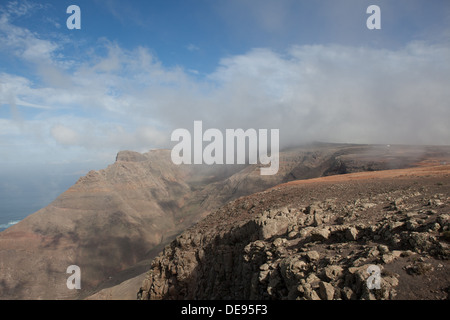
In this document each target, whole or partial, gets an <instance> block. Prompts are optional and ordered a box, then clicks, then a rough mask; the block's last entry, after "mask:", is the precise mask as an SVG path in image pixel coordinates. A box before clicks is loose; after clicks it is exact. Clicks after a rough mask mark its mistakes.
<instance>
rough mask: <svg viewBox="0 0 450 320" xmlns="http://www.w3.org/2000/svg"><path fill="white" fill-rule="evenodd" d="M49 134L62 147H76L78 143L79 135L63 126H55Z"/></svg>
mask: <svg viewBox="0 0 450 320" xmlns="http://www.w3.org/2000/svg"><path fill="white" fill-rule="evenodd" d="M51 134H52V136H53V138H54V139H55V140H56V141H57V142H58V143H60V144H62V145H67V146H71V145H77V144H78V143H79V140H80V137H79V135H78V134H77V133H76V132H75V131H74V130H72V129H70V128H68V127H66V126H64V125H56V126H54V127H53V128H52V130H51Z"/></svg>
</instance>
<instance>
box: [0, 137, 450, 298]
mask: <svg viewBox="0 0 450 320" xmlns="http://www.w3.org/2000/svg"><path fill="white" fill-rule="evenodd" d="M439 154H440V155H447V156H448V154H449V153H448V150H446V149H445V148H444V149H442V148H437V149H436V148H428V149H423V148H415V147H401V146H399V147H391V148H389V149H387V147H386V146H355V145H325V144H323V145H315V146H306V147H302V148H297V149H292V150H288V151H286V152H282V153H281V154H280V170H279V172H278V174H277V175H274V176H261V175H260V174H259V167H258V166H257V165H251V166H211V167H210V166H207V167H203V166H176V165H173V164H172V162H171V160H170V150H153V151H150V152H148V153H144V154H139V153H136V152H130V151H125V152H120V153H119V154H118V155H117V158H116V162H115V163H114V164H112V165H110V166H108V167H107V168H106V169H103V170H99V171H91V172H89V173H88V174H87V175H86V176H84V177H82V178H80V179H79V181H78V182H77V183H76V184H75V185H74V186H72V187H71V188H69V189H68V190H67V191H66V192H64V193H63V194H61V195H60V196H59V197H58V198H57V199H56V200H55V201H54V202H52V203H51V204H50V205H49V206H47V207H45V208H43V209H41V210H39V211H38V212H36V213H34V214H32V215H30V216H29V217H27V218H26V219H24V220H23V221H21V222H20V223H18V224H16V225H14V226H13V227H11V228H9V229H7V230H5V231H4V232H0V298H1V299H73V298H79V297H86V296H87V295H89V294H91V293H94V292H95V291H96V290H97V289H96V288H97V286H98V285H100V284H102V283H106V282H105V281H108V280H111V279H113V280H114V281H116V282H117V281H119V280H122V281H124V280H126V279H130V278H132V277H134V276H137V275H139V274H142V273H144V272H145V270H147V269H148V267H147V264H145V263H144V262H145V261H146V260H148V259H152V258H153V257H154V256H156V254H157V253H158V252H159V251H160V250H161V249H162V248H163V247H164V245H165V244H167V243H169V242H170V241H171V240H173V239H174V238H175V236H176V235H178V234H180V233H181V232H182V231H183V230H185V229H186V228H188V227H190V226H192V225H193V224H194V223H196V222H198V221H200V220H201V219H203V218H204V217H206V216H207V215H208V214H209V213H211V212H213V211H214V210H217V209H218V208H219V207H220V206H222V205H224V204H226V203H227V202H229V201H233V200H235V199H237V198H239V197H241V196H245V195H250V194H252V193H254V192H259V191H263V190H265V189H267V188H269V187H272V186H275V185H277V184H280V183H282V182H287V181H292V180H295V179H304V178H312V177H319V176H322V175H328V174H336V173H345V172H353V171H362V170H377V169H387V168H391V167H392V166H394V167H398V166H399V167H405V166H411V165H414V164H417V163H418V162H420V161H422V160H424V159H427V157H429V156H430V155H433V157H435V158H436V155H439ZM211 227H212V228H215V227H214V226H211ZM72 264H75V265H78V266H79V267H80V268H81V282H82V289H81V290H68V289H67V287H66V280H67V278H68V277H69V274H66V268H67V267H68V266H69V265H72ZM117 275H120V277H121V278H120V279H115V276H117ZM116 282H114V283H113V284H117V283H116ZM113 284H109V283H108V284H105V285H107V286H110V285H113ZM133 291H135V290H134V289H133ZM117 292H122V290H117ZM133 295H135V294H133Z"/></svg>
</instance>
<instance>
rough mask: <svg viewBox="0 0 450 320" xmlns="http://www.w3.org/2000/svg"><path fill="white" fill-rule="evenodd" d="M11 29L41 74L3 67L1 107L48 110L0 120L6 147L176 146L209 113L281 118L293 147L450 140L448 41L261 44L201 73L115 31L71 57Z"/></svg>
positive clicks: (230, 119)
mask: <svg viewBox="0 0 450 320" xmlns="http://www.w3.org/2000/svg"><path fill="white" fill-rule="evenodd" d="M7 30H10V31H12V33H11V34H7V33H6V31H7ZM1 32H3V33H1ZM0 37H2V40H5V41H6V42H5V43H6V46H7V47H8V48H9V49H13V52H15V54H16V55H17V57H19V58H21V59H23V60H25V61H27V62H31V63H33V64H35V65H36V66H39V67H38V68H36V70H37V71H36V72H37V77H34V78H32V77H25V76H19V75H15V74H10V73H6V72H3V73H0V88H1V90H0V103H1V104H2V105H1V107H3V106H5V105H8V104H9V105H12V104H14V105H17V106H18V107H19V108H18V109H19V110H22V112H23V113H24V115H28V113H27V111H26V110H23V108H22V107H23V106H25V107H32V108H34V111H35V112H36V113H35V114H33V115H32V116H28V117H24V119H23V120H22V123H21V124H20V125H19V124H18V123H15V122H14V121H13V120H5V119H0V120H1V121H2V129H1V130H0V139H3V140H2V143H1V144H0V156H3V155H5V154H7V153H8V154H10V152H11V149H10V148H9V147H8V148H6V147H4V148H3V147H2V146H5V145H7V144H8V145H9V146H10V145H11V143H15V144H16V145H17V146H19V145H22V144H25V145H27V146H28V148H29V150H30V151H29V152H30V153H33V154H38V155H40V157H42V159H46V157H49V156H48V154H52V157H53V159H52V161H53V160H55V158H58V157H59V158H61V159H63V158H65V159H74V161H81V159H84V158H86V157H90V158H95V157H98V159H102V161H103V160H104V159H106V158H107V156H105V155H111V156H112V155H114V154H115V153H116V152H117V151H119V150H121V149H133V150H138V151H145V150H148V149H150V148H154V147H167V146H168V145H170V141H169V140H170V133H171V131H172V130H174V129H176V128H187V129H191V128H192V125H193V121H194V120H203V123H204V126H205V129H206V127H215V128H221V129H225V128H244V129H245V128H268V129H270V128H278V129H280V137H281V139H282V140H281V144H282V146H283V145H284V146H286V145H290V144H298V143H301V142H304V141H309V140H324V141H332V142H358V143H421V144H450V140H449V139H450V138H449V137H450V127H449V126H448V119H450V108H449V107H448V101H450V93H449V90H448V88H449V87H450V65H449V62H448V57H449V56H450V49H449V47H448V46H446V45H440V46H438V45H434V46H431V45H429V44H427V43H423V42H414V43H410V44H409V45H407V46H405V47H403V48H400V49H397V50H387V49H373V48H372V49H369V48H365V47H352V46H339V45H328V46H323V45H315V46H293V47H290V48H289V49H288V50H286V51H285V52H274V51H273V50H270V49H265V48H259V49H253V50H250V51H249V52H246V53H243V54H241V55H234V56H228V57H224V58H223V59H222V60H221V61H220V64H219V66H218V67H217V69H216V70H215V71H214V72H212V73H211V74H209V75H206V76H205V77H203V78H200V77H198V74H197V73H195V72H193V71H192V70H189V69H188V70H184V69H182V68H180V67H178V68H167V67H165V66H164V65H163V64H162V63H161V62H160V61H159V60H158V59H157V58H156V57H155V55H154V54H152V53H151V51H150V50H149V49H146V48H142V47H138V48H136V49H134V50H126V49H123V48H121V47H120V46H119V45H118V44H116V43H112V42H108V41H105V40H102V41H100V42H99V43H98V44H97V45H98V46H101V48H102V49H106V52H107V54H106V55H105V56H102V55H99V54H97V53H96V51H95V49H93V50H92V51H91V52H90V53H89V56H88V57H89V59H87V60H80V61H78V62H77V63H71V64H70V68H67V67H66V65H65V64H64V63H62V62H64V57H62V58H61V57H58V58H57V57H55V55H54V53H55V50H57V49H58V46H57V45H56V44H54V43H53V42H51V41H48V40H44V39H39V38H38V36H37V35H35V34H33V33H31V32H29V31H28V30H26V29H24V28H19V27H15V26H12V25H11V23H10V22H9V21H8V20H7V19H6V20H5V17H4V16H0ZM32 49H36V50H35V51H32ZM43 61H44V62H43ZM58 61H60V62H61V63H59V62H58ZM192 73H193V74H194V75H195V76H191V74H192ZM37 78H43V79H44V80H45V81H44V82H38V81H37V80H35V79H37ZM20 108H22V109H20ZM61 146H63V147H64V148H61ZM15 150H16V152H18V151H17V150H18V148H16V149H15ZM25 151H26V150H25V149H21V151H20V152H21V153H23V152H25ZM55 154H57V155H58V156H55ZM43 161H45V160H43Z"/></svg>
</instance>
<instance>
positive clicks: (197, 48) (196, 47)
mask: <svg viewBox="0 0 450 320" xmlns="http://www.w3.org/2000/svg"><path fill="white" fill-rule="evenodd" d="M186 49H188V51H191V52H193V51H199V50H200V48H199V47H198V46H196V45H195V44H192V43H190V44H188V45H187V46H186Z"/></svg>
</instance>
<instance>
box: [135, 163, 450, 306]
mask: <svg viewBox="0 0 450 320" xmlns="http://www.w3.org/2000/svg"><path fill="white" fill-rule="evenodd" d="M449 190H450V166H441V167H431V168H419V169H406V170H394V171H385V172H374V173H364V174H350V175H344V176H339V177H336V176H334V177H326V178H320V179H312V180H306V181H296V182H293V183H288V184H285V185H281V186H277V187H276V188H272V189H269V190H267V191H265V192H261V193H257V194H254V195H251V196H247V197H242V198H239V199H237V200H234V201H232V202H230V203H228V204H227V205H226V206H224V207H222V208H221V209H219V210H218V211H216V212H215V213H213V214H211V215H209V216H208V217H207V218H206V219H204V220H202V221H201V222H200V223H198V224H197V225H195V226H194V227H192V228H190V229H188V230H186V231H185V232H183V233H182V234H181V235H180V236H178V237H177V238H176V239H175V240H174V241H172V243H171V244H170V245H168V246H166V248H165V249H164V251H163V252H162V253H161V254H160V255H159V256H158V257H157V258H156V259H154V261H153V262H152V265H151V268H150V271H149V272H148V274H147V278H146V279H145V280H144V282H143V285H142V287H141V289H140V291H139V293H138V294H139V297H141V298H142V299H326V300H327V299H395V298H400V299H446V298H448V294H449V289H450V277H449V275H450V274H449V266H450V265H449V262H448V257H449V254H450V251H449V240H450V239H449V236H448V235H449V227H450V216H449V214H448V209H449V207H450V194H449V192H448V191H449ZM371 265H376V266H378V267H379V268H380V269H381V275H380V276H381V283H380V288H379V289H376V290H375V289H373V290H369V289H368V287H367V282H366V281H367V278H368V277H369V273H368V271H367V270H368V268H369V267H370V266H371ZM372 268H373V267H372Z"/></svg>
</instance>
